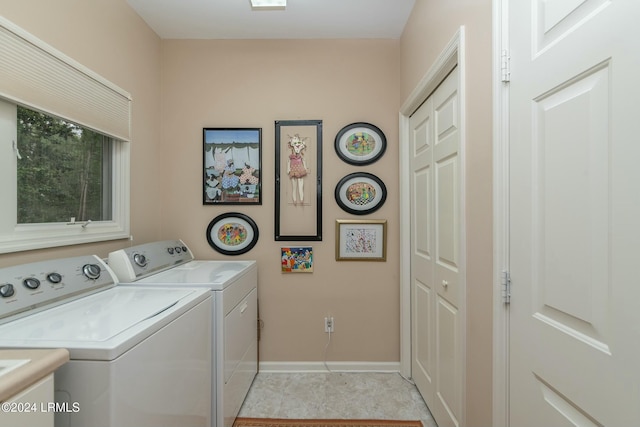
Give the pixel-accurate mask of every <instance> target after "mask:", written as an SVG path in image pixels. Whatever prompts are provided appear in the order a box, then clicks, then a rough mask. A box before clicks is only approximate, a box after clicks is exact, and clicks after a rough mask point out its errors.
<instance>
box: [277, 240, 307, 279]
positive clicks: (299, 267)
mask: <svg viewBox="0 0 640 427" xmlns="http://www.w3.org/2000/svg"><path fill="white" fill-rule="evenodd" d="M280 254H281V255H280V264H281V266H282V272H283V273H313V248H311V247H308V246H305V247H290V248H281V249H280Z"/></svg>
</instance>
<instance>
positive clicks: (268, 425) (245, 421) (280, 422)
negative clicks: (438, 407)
mask: <svg viewBox="0 0 640 427" xmlns="http://www.w3.org/2000/svg"><path fill="white" fill-rule="evenodd" d="M233 427H422V422H421V421H400V420H303V419H291V418H236V422H235V423H234V424H233Z"/></svg>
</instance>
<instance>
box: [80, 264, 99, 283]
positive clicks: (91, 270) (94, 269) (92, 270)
mask: <svg viewBox="0 0 640 427" xmlns="http://www.w3.org/2000/svg"><path fill="white" fill-rule="evenodd" d="M82 274H84V275H85V276H86V277H87V278H89V279H91V280H96V279H97V278H98V277H100V267H98V266H97V265H96V264H86V265H85V266H84V267H82Z"/></svg>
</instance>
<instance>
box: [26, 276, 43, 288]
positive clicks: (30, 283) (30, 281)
mask: <svg viewBox="0 0 640 427" xmlns="http://www.w3.org/2000/svg"><path fill="white" fill-rule="evenodd" d="M22 284H23V285H24V286H25V287H27V288H29V289H38V288H39V287H40V280H38V279H36V278H35V277H29V278H26V279H24V280H23V281H22Z"/></svg>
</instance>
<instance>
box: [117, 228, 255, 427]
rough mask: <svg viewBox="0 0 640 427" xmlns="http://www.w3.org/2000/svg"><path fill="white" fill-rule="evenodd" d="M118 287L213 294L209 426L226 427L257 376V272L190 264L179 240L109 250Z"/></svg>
mask: <svg viewBox="0 0 640 427" xmlns="http://www.w3.org/2000/svg"><path fill="white" fill-rule="evenodd" d="M108 263H109V266H110V267H111V268H112V269H113V271H114V272H115V274H116V276H117V277H118V279H119V281H120V285H121V286H123V285H135V286H138V287H140V286H154V287H159V286H162V287H164V286H167V287H176V286H186V287H196V288H204V289H209V290H210V291H211V293H212V294H213V307H214V309H213V313H212V314H213V315H212V317H211V324H212V331H213V337H212V338H213V340H212V355H213V368H212V374H213V375H212V395H213V396H214V402H215V404H214V405H212V408H211V409H212V414H211V420H212V422H211V425H212V427H231V426H232V425H233V423H234V421H235V419H236V417H237V415H238V412H239V410H240V407H241V406H242V403H243V402H244V399H245V397H246V395H247V392H248V391H249V388H250V387H251V384H252V383H253V379H254V378H255V376H256V373H257V372H258V336H257V328H258V296H257V295H258V289H257V286H258V267H257V263H256V261H253V260H237V261H236V260H233V261H226V260H224V261H223V260H211V261H201V260H194V256H193V254H192V252H191V250H190V249H189V248H188V247H187V246H186V244H185V243H184V242H183V241H182V240H166V241H159V242H152V243H147V244H143V245H138V246H133V247H130V248H126V249H122V250H119V251H115V252H112V253H110V254H109V258H108Z"/></svg>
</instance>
